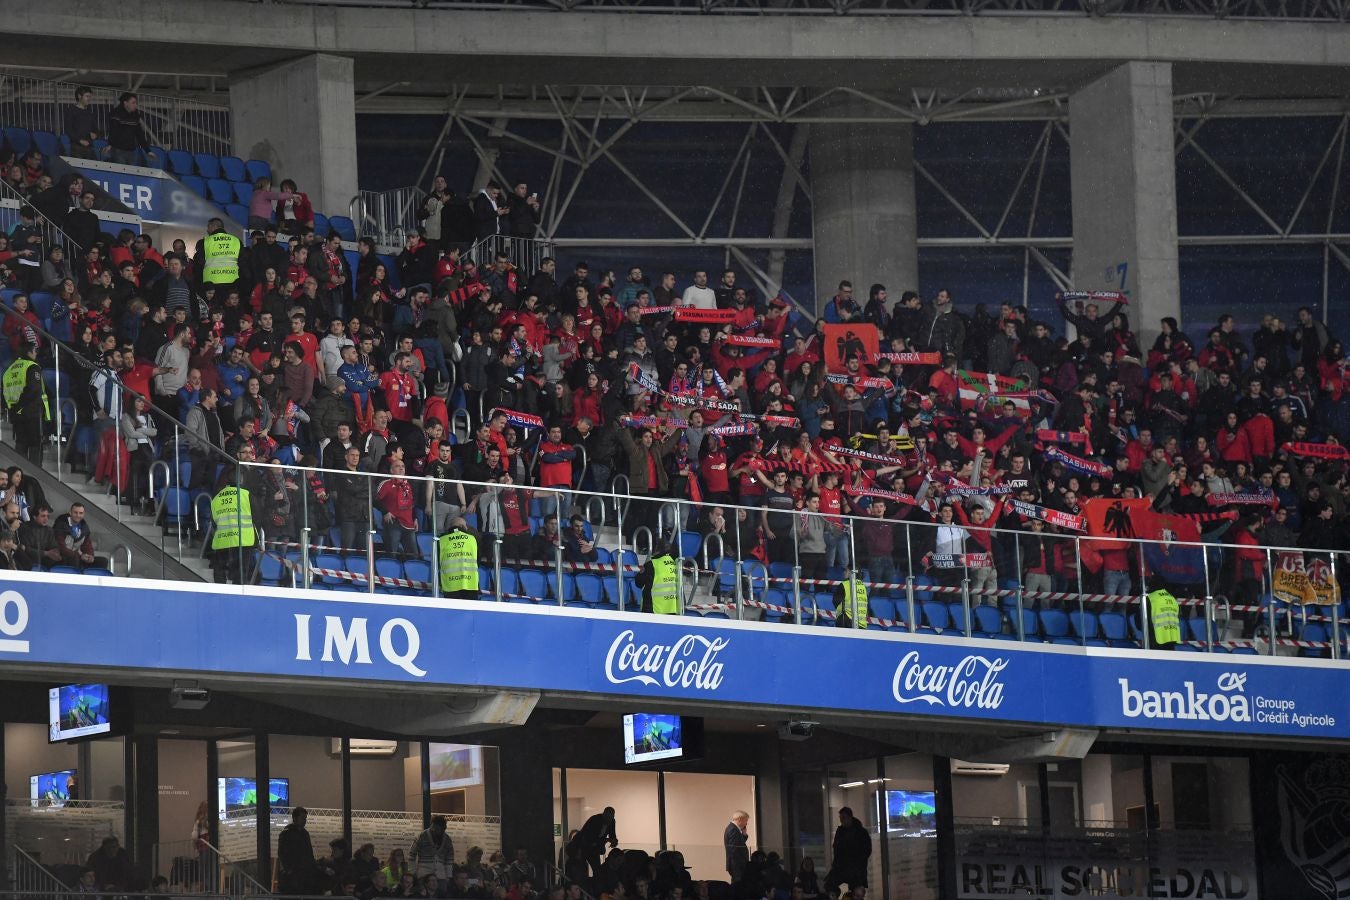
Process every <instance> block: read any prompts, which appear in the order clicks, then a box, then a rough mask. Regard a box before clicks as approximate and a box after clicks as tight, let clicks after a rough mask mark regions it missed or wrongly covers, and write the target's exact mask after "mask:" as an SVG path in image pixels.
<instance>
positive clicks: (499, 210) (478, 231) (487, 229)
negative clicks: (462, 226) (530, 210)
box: [473, 181, 511, 241]
mask: <svg viewBox="0 0 1350 900" xmlns="http://www.w3.org/2000/svg"><path fill="white" fill-rule="evenodd" d="M501 197H502V186H501V185H500V184H498V183H497V182H495V181H489V182H488V183H487V187H485V188H483V189H482V190H481V191H479V192H478V195H477V196H475V197H474V198H473V222H474V236H475V237H476V238H477V239H478V240H480V241H481V240H483V239H484V238H487V237H492V236H493V235H495V234H500V233H501V230H502V226H501V220H502V217H503V216H506V215H509V214H510V212H511V210H510V209H508V208H507V207H505V206H500V205H499V202H500V200H501Z"/></svg>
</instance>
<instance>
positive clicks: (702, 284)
mask: <svg viewBox="0 0 1350 900" xmlns="http://www.w3.org/2000/svg"><path fill="white" fill-rule="evenodd" d="M680 302H681V303H683V304H684V305H685V306H692V307H694V308H695V309H717V294H716V293H715V292H714V291H713V289H712V288H710V287H708V273H707V272H705V271H703V270H702V269H700V270H699V271H697V272H695V273H694V283H693V284H691V285H689V287H687V288H685V289H684V296H683V297H681V298H680Z"/></svg>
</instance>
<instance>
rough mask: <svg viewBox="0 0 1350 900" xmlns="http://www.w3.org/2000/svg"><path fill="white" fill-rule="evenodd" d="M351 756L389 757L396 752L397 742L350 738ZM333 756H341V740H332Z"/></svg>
mask: <svg viewBox="0 0 1350 900" xmlns="http://www.w3.org/2000/svg"><path fill="white" fill-rule="evenodd" d="M348 746H349V747H350V748H351V753H352V756H376V757H390V756H393V755H394V754H395V753H397V752H398V741H381V740H376V739H374V738H351V739H350V740H349V741H348ZM333 755H334V756H341V755H342V738H333Z"/></svg>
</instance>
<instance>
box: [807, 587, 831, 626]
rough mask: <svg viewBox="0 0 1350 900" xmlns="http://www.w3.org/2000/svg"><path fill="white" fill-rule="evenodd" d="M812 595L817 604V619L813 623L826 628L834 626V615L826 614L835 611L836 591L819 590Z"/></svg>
mask: <svg viewBox="0 0 1350 900" xmlns="http://www.w3.org/2000/svg"><path fill="white" fill-rule="evenodd" d="M812 597H813V598H814V599H815V604H816V621H815V622H814V623H813V624H815V625H820V626H822V627H824V628H833V627H834V618H833V615H831V616H828V617H827V616H826V615H824V614H825V613H831V614H833V613H834V591H817V592H815V593H814V594H812Z"/></svg>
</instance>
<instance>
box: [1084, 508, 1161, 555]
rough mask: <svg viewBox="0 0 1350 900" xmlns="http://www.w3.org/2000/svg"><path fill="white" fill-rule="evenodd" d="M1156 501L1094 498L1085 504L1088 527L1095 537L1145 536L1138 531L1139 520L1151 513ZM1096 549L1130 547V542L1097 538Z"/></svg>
mask: <svg viewBox="0 0 1350 900" xmlns="http://www.w3.org/2000/svg"><path fill="white" fill-rule="evenodd" d="M1151 502H1152V501H1150V500H1146V499H1141V500H1117V499H1113V498H1110V497H1093V498H1092V499H1090V500H1087V501H1085V502H1084V503H1083V516H1084V518H1086V519H1087V530H1088V534H1090V535H1091V536H1092V537H1094V538H1108V539H1109V538H1117V537H1119V538H1137V537H1142V536H1143V535H1140V534H1137V533H1136V530H1135V525H1136V521H1137V520H1138V519H1140V518H1141V517H1142V516H1144V515H1147V514H1149V504H1150V503H1151ZM1092 546H1093V548H1094V549H1096V550H1124V549H1125V548H1127V547H1129V546H1130V545H1129V543H1128V542H1127V541H1120V540H1094V541H1093V542H1092Z"/></svg>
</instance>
